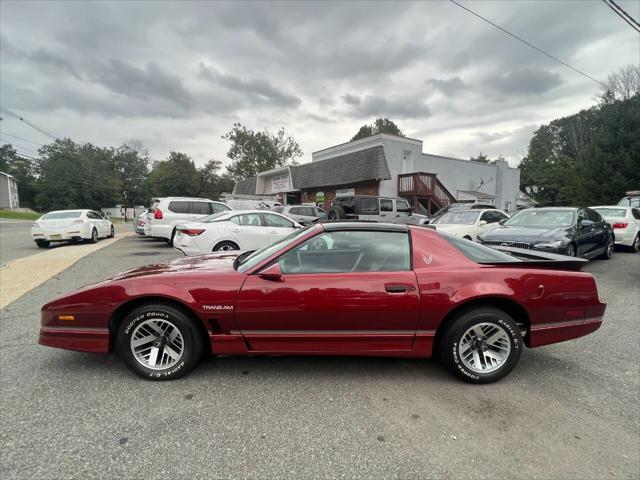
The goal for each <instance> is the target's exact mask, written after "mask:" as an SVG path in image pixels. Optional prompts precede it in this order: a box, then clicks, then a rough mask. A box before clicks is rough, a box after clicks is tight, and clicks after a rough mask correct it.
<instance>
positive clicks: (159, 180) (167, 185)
mask: <svg viewBox="0 0 640 480" xmlns="http://www.w3.org/2000/svg"><path fill="white" fill-rule="evenodd" d="M149 187H150V189H151V192H152V194H153V195H156V196H159V197H167V196H181V195H183V196H191V197H193V196H196V195H198V193H199V191H200V176H199V174H198V170H197V169H196V166H195V164H194V163H193V160H191V158H190V157H189V156H188V155H186V154H185V153H181V152H171V153H169V156H168V157H167V159H166V160H161V161H158V162H155V163H154V164H153V168H152V169H151V172H150V173H149Z"/></svg>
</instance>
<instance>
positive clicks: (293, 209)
mask: <svg viewBox="0 0 640 480" xmlns="http://www.w3.org/2000/svg"><path fill="white" fill-rule="evenodd" d="M271 211H273V212H277V213H281V214H282V215H285V216H287V217H289V218H290V219H292V220H294V221H296V222H298V223H299V224H300V225H311V224H312V223H314V222H317V221H321V220H325V219H326V218H327V212H325V211H324V210H323V209H321V208H319V207H314V206H313V205H282V206H276V207H273V208H272V209H271Z"/></svg>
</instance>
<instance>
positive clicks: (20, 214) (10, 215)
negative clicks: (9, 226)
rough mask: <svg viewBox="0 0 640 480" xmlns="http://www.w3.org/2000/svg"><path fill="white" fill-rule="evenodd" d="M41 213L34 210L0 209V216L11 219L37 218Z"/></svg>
mask: <svg viewBox="0 0 640 480" xmlns="http://www.w3.org/2000/svg"><path fill="white" fill-rule="evenodd" d="M40 215H42V214H41V213H34V212H13V211H11V210H0V218H10V219H13V220H37V219H38V218H40Z"/></svg>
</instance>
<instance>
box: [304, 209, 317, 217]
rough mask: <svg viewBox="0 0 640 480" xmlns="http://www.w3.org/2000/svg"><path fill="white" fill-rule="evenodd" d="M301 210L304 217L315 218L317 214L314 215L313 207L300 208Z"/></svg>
mask: <svg viewBox="0 0 640 480" xmlns="http://www.w3.org/2000/svg"><path fill="white" fill-rule="evenodd" d="M300 210H302V215H304V216H305V217H315V216H316V214H315V213H314V208H313V207H302V208H300Z"/></svg>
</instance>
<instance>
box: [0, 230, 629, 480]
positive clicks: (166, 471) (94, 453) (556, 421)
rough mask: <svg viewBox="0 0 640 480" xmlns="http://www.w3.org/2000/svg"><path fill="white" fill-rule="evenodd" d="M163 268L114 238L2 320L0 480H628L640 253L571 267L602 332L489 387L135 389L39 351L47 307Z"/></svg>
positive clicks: (386, 375)
mask: <svg viewBox="0 0 640 480" xmlns="http://www.w3.org/2000/svg"><path fill="white" fill-rule="evenodd" d="M2 231H3V232H4V229H3V230H2ZM2 235H3V237H2V240H4V233H3V234H2ZM9 256H10V254H9ZM175 257H176V254H175V253H174V252H173V250H172V249H171V248H169V247H168V246H167V245H166V244H164V243H162V242H157V241H153V240H150V239H145V238H134V237H127V238H124V239H122V240H119V241H117V242H116V243H114V244H113V245H110V246H108V247H106V248H104V249H102V250H100V251H98V252H95V253H93V254H91V255H88V256H86V257H84V258H82V259H80V260H79V261H78V262H77V263H76V264H75V265H73V266H72V267H70V268H68V269H67V270H65V271H63V272H61V273H59V274H57V275H56V276H54V277H52V278H50V279H49V280H48V281H46V282H45V283H43V284H42V285H40V286H39V287H37V288H35V289H34V290H32V291H31V292H29V293H28V294H26V295H24V296H23V297H22V298H20V299H18V300H17V301H15V302H14V303H12V304H10V305H9V306H8V307H7V308H5V309H4V310H2V311H0V326H1V327H0V366H1V370H0V386H1V392H2V395H1V399H0V404H1V409H0V415H1V420H2V427H1V429H0V448H1V455H0V476H2V478H66V477H75V478H81V477H92V478H93V477H97V478H123V477H124V478H193V477H206V478H239V477H242V478H372V477H374V478H402V479H405V478H426V477H429V478H541V479H547V478H580V479H585V478H594V479H595V478H598V479H601V478H634V479H635V478H638V475H639V472H640V448H639V447H640V434H639V430H640V422H639V415H638V413H639V398H640V369H639V364H640V363H639V361H640V349H639V345H640V343H639V337H640V327H639V325H640V323H639V322H640V295H638V293H639V292H640V255H634V254H631V253H626V252H616V254H615V255H614V258H613V259H612V260H609V261H601V260H600V261H599V260H596V261H592V262H591V263H590V264H589V265H588V266H587V267H586V269H585V270H587V271H591V272H592V273H593V274H594V275H595V276H596V279H597V282H598V287H599V291H600V296H601V297H602V298H603V299H604V300H605V301H607V302H608V304H609V305H608V308H607V313H606V316H605V323H604V325H603V326H602V328H601V329H600V330H598V331H597V332H595V333H594V334H592V335H590V336H587V337H584V338H582V339H578V340H574V341H570V342H566V343H561V344H557V345H551V346H548V347H542V348H538V349H533V350H529V349H526V350H525V351H524V352H523V354H522V357H521V359H520V363H519V365H518V366H517V367H516V369H515V370H514V371H513V372H512V373H511V374H510V375H509V376H508V377H507V378H505V379H503V380H502V381H500V382H499V383H496V384H492V385H485V386H473V385H468V384H465V383H462V382H460V381H458V380H457V379H456V378H454V377H452V376H450V375H449V374H448V373H446V372H444V371H443V370H442V368H441V367H440V366H439V365H438V364H437V363H436V362H433V361H427V360H413V359H411V360H407V359H393V358H348V357H271V358H265V357H253V358H243V357H222V358H217V359H205V360H203V362H202V364H201V365H200V366H199V367H198V368H197V369H196V370H195V371H194V372H193V373H192V374H190V375H189V376H187V377H186V378H183V379H180V380H177V381H173V382H168V383H161V382H149V381H144V380H142V379H140V378H138V377H135V376H134V375H133V374H131V373H130V372H129V371H128V370H127V369H126V367H125V366H124V364H123V363H122V362H121V361H120V360H119V359H118V357H117V356H115V355H93V354H83V353H77V352H70V351H64V350H57V349H52V348H47V347H42V346H39V345H37V343H36V342H37V334H38V328H39V308H40V306H41V305H42V304H44V303H45V302H47V301H50V300H51V299H53V298H54V297H56V296H57V295H60V294H63V293H67V292H69V291H71V290H73V289H75V288H77V287H80V286H82V285H84V284H87V283H91V282H95V281H97V280H99V279H101V278H103V277H105V276H108V275H111V274H113V273H116V272H118V271H122V270H125V269H128V268H132V267H133V266H136V265H141V264H145V263H153V262H159V261H163V260H166V259H170V258H175Z"/></svg>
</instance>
